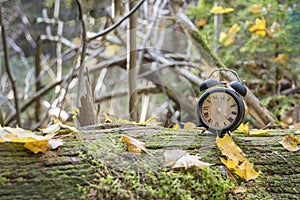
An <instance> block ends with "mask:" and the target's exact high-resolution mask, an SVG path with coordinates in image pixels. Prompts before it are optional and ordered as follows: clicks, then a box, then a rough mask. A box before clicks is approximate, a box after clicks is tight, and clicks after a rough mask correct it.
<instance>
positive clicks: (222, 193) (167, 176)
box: [79, 160, 234, 199]
mask: <svg viewBox="0 0 300 200" xmlns="http://www.w3.org/2000/svg"><path fill="white" fill-rule="evenodd" d="M93 162H95V160H94V161H93ZM97 167H98V169H97V172H96V173H95V174H94V177H95V178H94V180H93V182H92V183H90V184H89V185H88V186H86V187H82V186H80V187H79V189H80V191H81V192H82V194H83V198H86V197H87V196H90V195H92V194H93V195H94V197H95V198H97V199H227V198H228V197H229V196H230V191H231V189H232V188H233V187H234V184H233V183H232V182H231V181H230V180H224V179H223V178H222V176H221V175H220V173H218V172H217V171H215V170H213V169H210V168H206V169H204V170H202V171H201V170H199V169H191V170H187V171H185V170H182V171H173V170H170V169H167V168H162V169H160V170H156V171H153V170H151V169H146V168H144V167H143V166H141V168H139V169H137V170H132V169H128V170H118V169H116V168H110V167H109V166H106V165H105V164H103V163H102V164H97Z"/></svg>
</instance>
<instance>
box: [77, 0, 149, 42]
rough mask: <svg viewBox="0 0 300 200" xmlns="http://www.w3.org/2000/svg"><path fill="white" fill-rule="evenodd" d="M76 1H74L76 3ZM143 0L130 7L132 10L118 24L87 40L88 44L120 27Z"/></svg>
mask: <svg viewBox="0 0 300 200" xmlns="http://www.w3.org/2000/svg"><path fill="white" fill-rule="evenodd" d="M77 1H78V0H76V2H77ZM144 1H145V0H140V1H139V2H138V3H137V4H136V5H135V6H134V7H132V9H131V10H130V11H129V13H127V14H126V15H125V16H124V17H123V18H122V19H120V20H119V21H118V22H116V23H115V24H113V25H112V26H110V27H108V28H107V29H105V30H103V31H101V32H100V33H97V34H96V35H95V36H93V37H90V38H88V42H89V41H92V40H95V39H97V38H99V37H101V36H104V35H106V34H107V33H109V32H111V31H112V30H114V29H115V28H117V27H118V26H120V25H121V24H122V23H123V22H124V21H125V20H126V19H127V18H128V17H130V16H131V15H132V14H133V13H134V12H135V11H136V10H137V9H138V8H139V7H140V6H141V5H142V4H143V3H144Z"/></svg>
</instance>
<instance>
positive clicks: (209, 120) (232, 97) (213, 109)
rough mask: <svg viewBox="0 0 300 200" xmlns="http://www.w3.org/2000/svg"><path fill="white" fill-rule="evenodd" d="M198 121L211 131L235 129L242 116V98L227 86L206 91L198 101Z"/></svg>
mask: <svg viewBox="0 0 300 200" xmlns="http://www.w3.org/2000/svg"><path fill="white" fill-rule="evenodd" d="M198 106H199V107H198V112H199V116H200V118H199V119H200V123H201V124H202V125H203V126H205V127H206V128H208V129H210V130H211V131H213V132H216V131H218V132H220V133H222V132H225V131H228V130H229V131H231V130H233V129H236V128H237V127H238V126H239V125H240V123H241V121H242V119H243V117H244V104H243V101H242V99H241V98H240V97H239V96H238V95H237V94H236V93H235V92H234V91H232V90H230V89H228V88H214V89H211V90H208V91H206V93H204V94H203V95H202V96H201V98H200V100H199V103H198Z"/></svg>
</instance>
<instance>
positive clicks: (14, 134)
mask: <svg viewBox="0 0 300 200" xmlns="http://www.w3.org/2000/svg"><path fill="white" fill-rule="evenodd" d="M0 130H1V131H0V139H2V140H3V141H4V142H19V143H26V142H32V141H36V140H45V139H48V137H49V136H41V135H36V134H34V133H33V132H31V131H30V130H25V129H22V128H19V127H17V128H11V127H3V128H2V127H0Z"/></svg>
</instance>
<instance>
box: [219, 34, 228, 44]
mask: <svg viewBox="0 0 300 200" xmlns="http://www.w3.org/2000/svg"><path fill="white" fill-rule="evenodd" d="M227 37H228V35H227V33H225V32H223V31H222V32H221V33H220V36H219V42H224V41H225V40H226V38H227Z"/></svg>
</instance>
